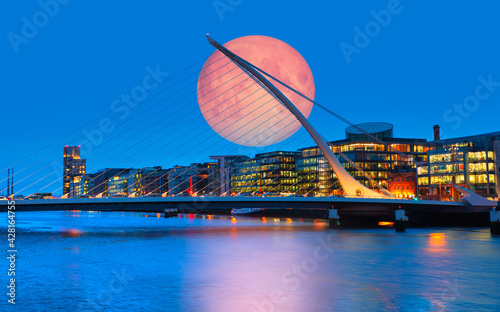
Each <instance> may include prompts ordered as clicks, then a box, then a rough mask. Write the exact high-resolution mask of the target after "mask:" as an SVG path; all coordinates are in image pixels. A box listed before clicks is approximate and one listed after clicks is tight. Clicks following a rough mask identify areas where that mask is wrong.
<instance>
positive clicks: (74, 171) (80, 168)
mask: <svg viewBox="0 0 500 312" xmlns="http://www.w3.org/2000/svg"><path fill="white" fill-rule="evenodd" d="M85 168H86V162H85V159H81V158H80V146H68V145H66V146H65V147H64V156H63V195H65V194H68V195H69V193H70V191H71V182H72V181H73V179H75V178H76V179H78V178H79V177H80V176H82V175H84V174H85V170H86V169H85Z"/></svg>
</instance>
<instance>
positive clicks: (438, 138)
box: [434, 125, 440, 141]
mask: <svg viewBox="0 0 500 312" xmlns="http://www.w3.org/2000/svg"><path fill="white" fill-rule="evenodd" d="M439 140H440V136H439V125H434V141H439Z"/></svg>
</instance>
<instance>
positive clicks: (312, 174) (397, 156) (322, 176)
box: [297, 122, 430, 196]
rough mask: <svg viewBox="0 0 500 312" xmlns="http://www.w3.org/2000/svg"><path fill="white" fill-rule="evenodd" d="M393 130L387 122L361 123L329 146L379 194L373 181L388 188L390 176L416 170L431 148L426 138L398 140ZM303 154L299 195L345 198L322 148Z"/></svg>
mask: <svg viewBox="0 0 500 312" xmlns="http://www.w3.org/2000/svg"><path fill="white" fill-rule="evenodd" d="M393 129H394V127H393V125H392V124H389V123H384V122H370V123H362V124H358V125H354V126H350V127H348V128H346V130H345V139H343V140H337V141H332V142H329V145H330V148H331V149H332V151H333V152H334V153H335V155H336V156H337V158H338V160H339V162H340V163H341V164H342V166H343V167H344V168H345V169H346V170H347V172H348V173H349V174H350V175H351V176H353V177H354V178H356V180H358V181H359V182H360V183H361V184H363V185H365V186H366V187H369V188H372V189H374V190H376V191H379V189H378V188H377V187H376V186H375V185H374V184H373V182H372V181H371V180H373V181H375V182H376V183H378V184H379V185H380V186H382V187H383V188H385V189H387V188H388V186H389V174H390V173H391V172H394V170H395V168H396V167H398V166H406V167H409V168H415V164H416V163H417V162H426V161H427V151H428V150H429V148H430V146H429V144H428V142H427V140H425V139H406V138H395V137H394V133H393V132H394V130H393ZM366 133H368V135H367V134H366ZM300 151H301V156H300V157H298V158H297V175H298V188H297V193H299V194H313V195H320V196H326V195H331V194H333V195H342V193H343V192H342V189H341V185H340V183H339V181H338V179H337V177H336V175H335V174H334V172H333V170H332V169H331V167H330V165H329V164H328V162H327V161H326V159H325V158H324V156H323V155H322V153H321V151H320V149H319V148H318V147H317V146H312V147H307V148H302V149H300ZM341 154H343V155H345V156H346V157H347V158H348V159H349V160H346V159H344V158H343V157H342V156H341ZM356 167H358V168H360V169H361V170H363V171H364V173H363V172H361V171H359V170H358V169H357V168H356ZM366 175H368V176H369V177H370V178H367V177H366Z"/></svg>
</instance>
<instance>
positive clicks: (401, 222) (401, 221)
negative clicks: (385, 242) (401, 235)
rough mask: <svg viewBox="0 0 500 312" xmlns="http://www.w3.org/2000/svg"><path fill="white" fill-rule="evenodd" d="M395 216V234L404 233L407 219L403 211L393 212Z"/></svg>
mask: <svg viewBox="0 0 500 312" xmlns="http://www.w3.org/2000/svg"><path fill="white" fill-rule="evenodd" d="M394 213H395V214H396V224H395V228H396V232H404V231H406V223H405V222H407V221H408V217H407V216H406V215H405V211H404V210H403V209H398V210H396V211H394Z"/></svg>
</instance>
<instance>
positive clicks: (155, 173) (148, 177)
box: [139, 166, 169, 196]
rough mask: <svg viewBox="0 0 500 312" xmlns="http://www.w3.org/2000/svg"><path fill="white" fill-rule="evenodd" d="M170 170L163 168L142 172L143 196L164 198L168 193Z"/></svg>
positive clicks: (158, 167)
mask: <svg viewBox="0 0 500 312" xmlns="http://www.w3.org/2000/svg"><path fill="white" fill-rule="evenodd" d="M168 173H169V170H168V169H162V167H161V166H157V167H152V168H143V169H141V170H140V173H139V174H140V176H139V179H140V181H141V184H140V187H141V194H142V195H147V196H162V195H163V194H165V193H167V192H168Z"/></svg>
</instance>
